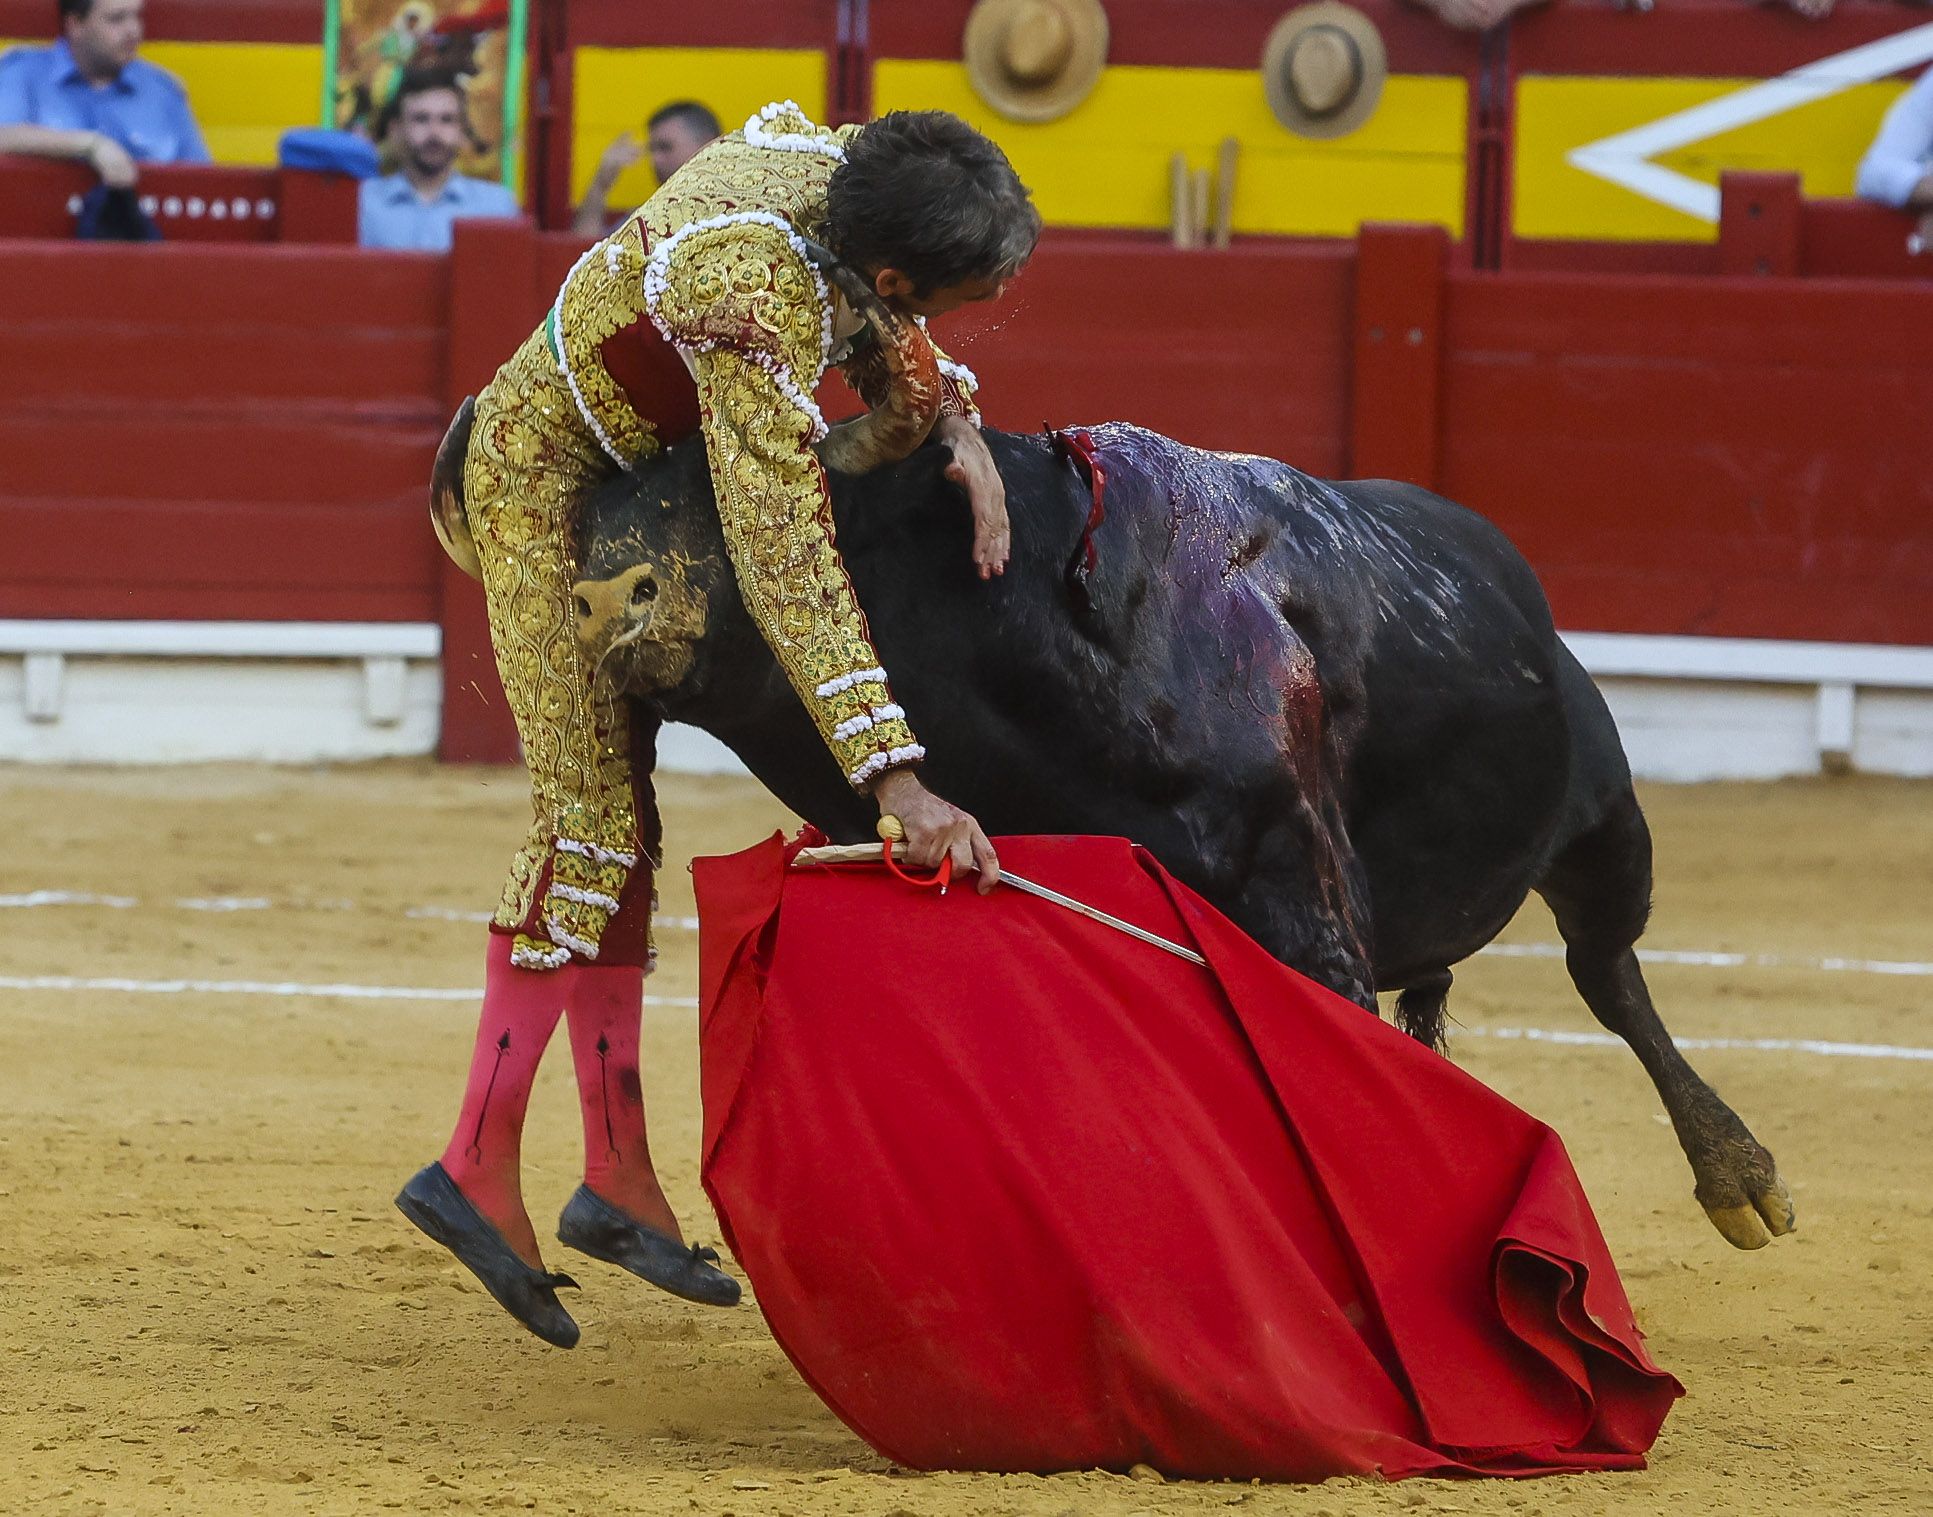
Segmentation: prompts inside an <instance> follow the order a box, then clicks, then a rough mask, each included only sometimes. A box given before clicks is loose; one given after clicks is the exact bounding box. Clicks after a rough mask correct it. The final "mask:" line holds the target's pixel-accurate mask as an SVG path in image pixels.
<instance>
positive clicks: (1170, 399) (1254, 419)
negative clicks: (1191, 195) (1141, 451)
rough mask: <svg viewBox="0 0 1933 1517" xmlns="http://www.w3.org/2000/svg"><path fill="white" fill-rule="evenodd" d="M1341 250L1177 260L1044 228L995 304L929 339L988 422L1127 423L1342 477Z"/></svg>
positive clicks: (1139, 243)
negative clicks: (969, 381)
mask: <svg viewBox="0 0 1933 1517" xmlns="http://www.w3.org/2000/svg"><path fill="white" fill-rule="evenodd" d="M1351 264H1352V259H1351V247H1350V244H1348V243H1327V242H1310V243H1296V242H1289V241H1286V240H1284V241H1274V240H1271V241H1268V242H1256V243H1248V244H1241V245H1238V246H1236V247H1235V248H1233V249H1230V250H1228V251H1225V252H1214V251H1203V252H1195V253H1187V254H1181V253H1176V252H1174V251H1173V250H1172V249H1170V248H1168V247H1167V246H1166V245H1165V244H1163V243H1160V242H1156V241H1153V240H1151V239H1150V240H1142V239H1132V238H1125V237H1103V236H1082V235H1080V234H1075V233H1067V232H1059V231H1050V232H1049V233H1048V234H1047V236H1046V238H1045V239H1043V241H1042V244H1041V248H1040V251H1039V252H1038V253H1037V254H1036V255H1035V257H1034V260H1033V262H1032V263H1031V264H1029V265H1028V267H1027V269H1026V271H1025V272H1024V273H1023V274H1022V275H1021V276H1020V278H1019V279H1018V280H1017V281H1015V283H1014V284H1013V285H1012V286H1011V288H1010V289H1009V291H1008V294H1007V296H1006V297H1005V299H1003V301H1002V302H1001V304H1000V305H999V306H998V307H997V308H995V309H993V310H991V311H985V310H979V309H969V310H967V311H963V312H960V313H959V314H957V315H955V316H950V317H947V318H945V319H944V320H943V321H941V322H939V323H937V324H936V326H935V334H936V335H937V336H938V337H939V339H940V341H941V344H942V345H943V346H945V347H947V348H948V350H949V351H951V352H952V353H953V354H954V356H955V357H957V358H958V359H959V360H960V361H961V362H963V363H965V364H968V365H969V366H971V367H972V368H973V369H974V370H975V371H976V373H977V374H978V375H979V377H980V381H981V385H982V390H981V404H982V406H983V408H984V410H985V413H986V416H987V419H988V420H989V421H990V422H991V423H992V424H993V425H995V426H999V427H1006V428H1011V429H1013V430H1016V431H1030V430H1032V429H1034V428H1037V427H1039V426H1040V424H1041V423H1042V422H1043V421H1048V422H1052V423H1053V424H1054V425H1055V426H1062V425H1072V424H1075V423H1086V422H1097V421H1108V420H1121V421H1132V422H1137V423H1139V424H1141V425H1143V426H1148V427H1152V428H1154V429H1155V430H1157V431H1160V432H1166V433H1169V434H1171V435H1173V436H1175V437H1178V438H1180V439H1181V440H1182V441H1184V442H1188V443H1193V444H1196V445H1198V446H1201V447H1210V448H1235V449H1242V450H1245V451H1250V452H1256V453H1266V454H1269V455H1270V456H1273V457H1276V458H1283V459H1286V460H1288V461H1289V462H1290V463H1293V464H1295V465H1296V466H1297V467H1299V468H1304V469H1307V470H1310V471H1311V472H1313V473H1318V474H1335V473H1339V472H1340V471H1341V469H1342V466H1343V457H1344V430H1345V420H1344V417H1345V400H1344V396H1345V393H1346V388H1347V369H1346V365H1347V361H1348V360H1347V348H1348V333H1349V302H1350V276H1351Z"/></svg>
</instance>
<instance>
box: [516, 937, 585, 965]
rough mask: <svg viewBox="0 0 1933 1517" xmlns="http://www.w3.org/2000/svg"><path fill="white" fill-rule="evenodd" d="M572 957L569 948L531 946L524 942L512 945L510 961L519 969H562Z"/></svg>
mask: <svg viewBox="0 0 1933 1517" xmlns="http://www.w3.org/2000/svg"><path fill="white" fill-rule="evenodd" d="M570 959H571V955H570V950H569V949H568V948H531V947H527V946H526V945H524V944H522V943H513V944H511V945H510V962H511V963H512V964H514V965H516V966H517V968H519V969H561V968H563V966H564V965H566V964H568V963H569V962H570Z"/></svg>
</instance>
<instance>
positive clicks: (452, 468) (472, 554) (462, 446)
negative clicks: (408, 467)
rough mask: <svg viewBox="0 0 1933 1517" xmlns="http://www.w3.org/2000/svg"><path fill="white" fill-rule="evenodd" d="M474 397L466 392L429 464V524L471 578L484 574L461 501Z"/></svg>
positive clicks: (475, 414)
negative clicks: (464, 463)
mask: <svg viewBox="0 0 1933 1517" xmlns="http://www.w3.org/2000/svg"><path fill="white" fill-rule="evenodd" d="M476 420H477V401H476V397H475V396H474V395H466V396H465V397H464V398H463V404H462V405H460V406H458V407H457V408H456V415H455V416H454V417H453V418H452V419H451V421H450V430H449V431H447V432H445V433H444V434H443V441H442V444H441V445H440V446H439V447H438V448H437V450H436V462H435V463H434V464H433V465H431V467H430V525H431V526H433V527H434V528H436V540H437V541H438V542H440V543H441V544H442V545H443V551H444V552H445V553H447V554H449V555H450V561H451V562H452V563H454V564H455V565H456V566H457V568H459V569H461V570H462V571H463V572H464V573H465V574H467V575H469V576H470V578H471V579H477V580H480V579H482V578H483V560H482V559H481V558H480V557H478V555H477V545H476V539H475V538H473V537H472V536H471V535H470V514H469V512H468V511H467V510H465V509H464V504H463V460H464V459H465V458H467V457H468V456H469V452H470V430H471V428H473V427H474V426H475V425H476Z"/></svg>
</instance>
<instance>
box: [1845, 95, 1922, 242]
mask: <svg viewBox="0 0 1933 1517" xmlns="http://www.w3.org/2000/svg"><path fill="white" fill-rule="evenodd" d="M1859 193H1860V194H1861V195H1863V196H1865V198H1866V199H1868V200H1877V201H1878V202H1879V203H1880V204H1881V205H1890V206H1895V207H1897V208H1898V209H1900V210H1902V211H1917V212H1918V213H1919V217H1920V224H1919V227H1918V229H1917V230H1916V231H1915V232H1914V234H1913V237H1912V239H1911V242H1910V243H1909V246H1911V247H1912V248H1913V251H1914V252H1916V253H1921V252H1927V251H1933V69H1928V70H1927V71H1926V72H1925V73H1924V74H1921V75H1920V77H1919V81H1918V83H1916V84H1915V85H1914V86H1913V87H1912V88H1911V89H1910V90H1908V91H1907V92H1906V93H1905V94H1904V95H1901V96H1900V97H1899V99H1897V100H1895V101H1894V102H1893V106H1892V109H1891V110H1889V111H1887V112H1886V119H1885V121H1883V122H1881V123H1880V128H1879V135H1878V136H1877V137H1875V138H1874V139H1873V145H1872V146H1871V147H1869V148H1868V149H1866V156H1865V158H1864V159H1862V160H1861V162H1860V165H1859Z"/></svg>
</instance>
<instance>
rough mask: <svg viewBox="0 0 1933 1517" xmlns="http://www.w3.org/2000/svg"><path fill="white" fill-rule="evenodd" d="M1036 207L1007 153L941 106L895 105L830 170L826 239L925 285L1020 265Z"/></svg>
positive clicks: (991, 275) (855, 259)
mask: <svg viewBox="0 0 1933 1517" xmlns="http://www.w3.org/2000/svg"><path fill="white" fill-rule="evenodd" d="M1039 237H1040V213H1039V212H1038V211H1036V210H1035V209H1034V203H1033V199H1032V197H1031V196H1030V195H1029V194H1028V193H1027V186H1026V185H1024V184H1022V183H1021V182H1020V176H1019V175H1017V174H1015V173H1014V171H1013V165H1012V164H1011V163H1009V162H1007V155H1006V154H1005V153H1003V152H1001V151H1000V149H999V147H998V146H997V145H996V144H994V143H993V142H991V141H989V140H988V139H987V138H985V137H983V136H981V135H980V133H978V132H976V131H975V130H974V129H973V128H972V127H970V126H968V125H967V124H966V123H965V122H964V121H962V120H961V119H960V118H959V117H958V116H955V115H952V114H950V113H949V112H946V111H893V112H891V113H890V114H888V115H885V116H881V117H880V118H879V120H877V121H875V122H872V123H870V124H869V125H868V126H866V127H865V128H863V129H862V130H861V131H860V132H859V133H858V134H857V135H856V136H855V137H854V139H853V141H852V142H851V144H850V145H849V146H848V147H847V148H846V160H845V162H844V163H842V164H840V165H839V167H838V168H836V169H834V170H833V171H832V184H831V186H830V188H829V190H828V192H827V212H826V240H827V242H828V243H829V244H830V245H831V247H832V250H833V251H834V252H836V253H837V254H838V255H839V256H840V257H841V258H843V259H844V260H845V261H846V262H847V263H850V264H854V265H856V266H857V267H859V268H860V269H862V270H864V271H865V272H867V273H869V274H872V273H877V272H878V271H879V270H880V269H884V268H894V269H898V270H900V271H901V272H902V273H904V274H905V275H907V277H908V278H910V279H911V280H912V281H913V284H914V286H915V287H916V288H917V290H918V292H919V293H920V294H922V295H924V294H927V293H929V292H930V291H933V290H937V289H942V288H944V287H945V286H947V285H954V284H961V283H964V282H965V281H966V280H969V279H1007V278H1010V277H1011V276H1012V275H1014V274H1016V273H1018V272H1019V271H1020V268H1021V266H1022V265H1023V264H1025V263H1026V261H1027V259H1028V258H1029V257H1030V256H1031V255H1032V253H1033V251H1034V243H1035V242H1036V241H1038V240H1039Z"/></svg>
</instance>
